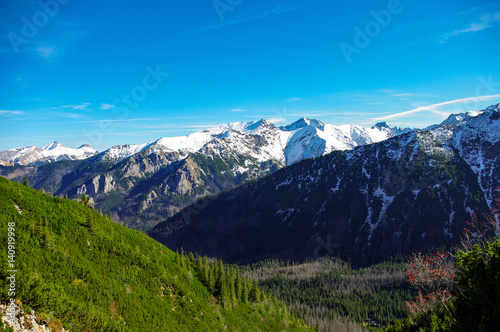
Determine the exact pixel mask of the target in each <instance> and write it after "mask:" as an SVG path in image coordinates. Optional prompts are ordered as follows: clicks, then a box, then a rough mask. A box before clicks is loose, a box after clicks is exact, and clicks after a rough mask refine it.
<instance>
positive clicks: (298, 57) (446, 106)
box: [0, 0, 500, 150]
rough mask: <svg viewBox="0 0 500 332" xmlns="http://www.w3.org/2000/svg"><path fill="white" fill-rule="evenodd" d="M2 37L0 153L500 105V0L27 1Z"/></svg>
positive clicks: (1, 6)
mask: <svg viewBox="0 0 500 332" xmlns="http://www.w3.org/2000/svg"><path fill="white" fill-rule="evenodd" d="M41 4H42V5H41ZM0 30H1V35H0V70H1V72H0V73H1V75H0V150H5V149H8V148H13V147H18V146H28V145H37V146H42V145H45V144H47V143H49V142H52V141H55V140H58V141H60V142H61V143H63V144H64V145H66V146H69V147H78V146H79V145H81V144H83V143H90V144H91V145H92V146H94V147H95V148H98V149H100V150H103V149H106V148H109V147H110V146H112V145H116V144H126V143H144V142H147V141H151V140H154V139H156V138H159V137H162V136H179V135H185V134H188V133H190V132H193V131H196V130H200V129H203V128H206V127H211V126H214V125H217V124H221V123H228V122H234V121H253V120H258V119H260V118H263V117H264V118H266V119H270V120H271V121H273V122H275V123H277V124H286V123H290V122H293V121H295V120H296V119H298V118H299V117H302V116H305V117H310V118H318V119H320V120H322V121H323V122H326V123H331V124H337V125H341V124H346V123H354V124H358V125H362V126H372V125H373V124H375V123H376V122H378V121H387V122H388V123H389V124H391V125H398V126H412V127H424V126H427V125H429V124H433V123H437V122H440V121H442V120H443V119H444V118H446V116H447V115H448V114H450V113H458V112H464V111H470V110H478V109H482V108H484V107H486V106H488V105H491V104H494V103H499V102H500V61H499V60H498V56H499V54H500V44H499V43H498V41H499V37H498V36H500V1H477V0H474V1H473V0H470V1H465V0H450V1H448V0H443V1H427V0H419V1H417V0H413V1H410V0H401V1H397V0H390V1H353V2H348V1H326V0H322V1H312V0H310V1H308V0H300V1H299V0H287V1H284V0H216V1H213V0H207V1H204V0H198V1H195V0H182V1H181V0H177V1H174V0H162V1H152V0H151V1H148V0H145V1H140V2H139V1H128V0H120V1H118V0H117V1H114V0H109V1H96V0H86V1H81V0H41V1H28V0H18V1H2V2H0Z"/></svg>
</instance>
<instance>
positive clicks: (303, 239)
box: [149, 105, 500, 263]
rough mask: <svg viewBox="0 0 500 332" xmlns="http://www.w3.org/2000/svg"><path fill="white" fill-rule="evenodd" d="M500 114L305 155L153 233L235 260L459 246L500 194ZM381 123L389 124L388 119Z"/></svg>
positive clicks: (372, 256)
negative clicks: (467, 224)
mask: <svg viewBox="0 0 500 332" xmlns="http://www.w3.org/2000/svg"><path fill="white" fill-rule="evenodd" d="M499 112H500V110H499V105H494V106H492V107H489V108H488V109H486V110H483V111H481V112H478V113H477V114H476V116H475V117H474V116H466V117H464V118H463V119H462V120H460V121H458V122H453V123H444V124H443V125H440V126H437V127H435V128H433V129H432V130H427V131H422V130H416V131H412V132H407V133H404V134H401V135H398V136H394V137H391V138H389V139H386V140H384V141H381V142H379V143H375V144H370V145H364V146H359V147H356V148H355V149H353V150H349V151H334V152H332V153H330V154H328V155H325V156H322V157H318V158H315V159H308V160H303V161H301V162H298V163H295V164H293V165H291V166H289V167H287V168H285V169H282V170H279V171H277V172H275V173H274V174H272V175H270V176H267V177H265V178H263V179H260V180H258V181H256V182H252V183H248V184H244V185H242V186H240V187H238V188H236V189H234V190H232V191H228V192H225V193H222V194H220V195H218V196H216V197H212V198H209V199H205V200H203V201H201V202H196V203H194V204H193V205H192V206H188V207H186V208H185V209H183V210H182V211H181V212H180V213H178V214H176V215H175V216H173V217H172V218H170V219H169V220H166V221H165V222H162V223H160V224H158V225H157V226H156V227H155V228H154V229H152V230H151V231H150V232H149V235H150V236H152V237H153V238H155V239H157V240H158V241H160V242H162V243H164V244H165V245H167V246H169V247H170V248H173V249H175V248H180V247H184V249H186V250H192V251H196V252H201V253H204V254H207V255H211V256H217V257H220V258H224V259H226V260H231V261H244V262H248V261H256V260H261V259H264V258H273V257H274V258H285V259H306V258H308V257H316V256H317V255H324V254H330V255H341V256H342V257H344V258H351V259H353V261H354V262H358V263H360V262H372V261H374V260H379V259H382V257H384V256H387V255H394V254H404V253H410V252H412V251H415V250H417V251H418V250H422V248H423V247H426V246H427V247H428V246H451V245H453V244H456V243H457V242H458V240H459V239H460V235H461V232H462V229H463V227H465V222H466V221H468V220H471V218H472V214H473V213H474V212H475V213H477V216H478V218H479V219H480V221H481V220H484V216H483V213H487V212H488V211H489V209H490V208H496V205H495V204H496V202H497V200H498V199H499V197H500V192H499V191H498V189H497V188H498V185H499V179H500V168H499V167H498V165H500V160H499V158H500V113H499ZM378 127H380V128H384V127H385V126H384V125H382V124H379V126H378Z"/></svg>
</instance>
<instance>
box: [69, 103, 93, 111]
mask: <svg viewBox="0 0 500 332" xmlns="http://www.w3.org/2000/svg"><path fill="white" fill-rule="evenodd" d="M89 105H90V103H82V104H80V105H76V106H73V107H72V108H73V109H74V110H84V109H87V107H88V106H89Z"/></svg>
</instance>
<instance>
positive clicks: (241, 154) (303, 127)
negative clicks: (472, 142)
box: [0, 118, 395, 228]
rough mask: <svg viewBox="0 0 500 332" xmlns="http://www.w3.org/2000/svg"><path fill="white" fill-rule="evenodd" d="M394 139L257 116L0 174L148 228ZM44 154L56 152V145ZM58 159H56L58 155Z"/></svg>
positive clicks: (383, 131)
mask: <svg viewBox="0 0 500 332" xmlns="http://www.w3.org/2000/svg"><path fill="white" fill-rule="evenodd" d="M394 135H395V132H394V131H393V130H392V129H391V128H390V127H388V126H385V127H384V128H362V127H359V126H354V125H345V126H333V125H325V124H323V123H322V122H321V121H319V120H315V119H312V120H311V119H306V118H302V119H299V120H298V121H296V122H294V123H292V124H290V125H288V126H282V127H277V126H275V125H274V124H272V123H269V122H268V121H266V120H264V119H262V120H259V121H252V122H235V123H230V124H226V125H220V126H217V127H214V128H211V129H207V130H202V131H198V132H195V133H192V134H189V135H187V136H182V137H168V138H167V137H163V138H160V139H158V140H156V141H152V142H149V143H144V144H137V145H118V146H114V147H112V148H110V149H108V150H106V151H103V152H101V153H98V154H95V155H93V156H91V157H90V158H87V159H85V160H69V159H70V158H66V159H67V160H65V161H62V162H59V163H51V164H44V165H39V166H36V167H35V166H33V167H20V166H16V167H14V168H8V167H3V168H0V172H1V175H2V176H5V177H7V178H9V179H14V180H17V181H21V180H22V178H23V177H24V176H27V177H28V179H29V182H30V185H32V186H33V187H34V188H37V189H44V190H45V191H47V192H54V194H56V195H64V194H68V195H69V196H70V197H77V196H80V195H82V194H84V193H85V194H86V195H88V196H91V197H93V198H94V201H95V202H96V206H97V207H98V208H101V209H102V210H103V211H104V212H105V213H110V212H111V213H112V214H113V216H114V218H116V219H117V220H119V221H121V222H124V223H125V224H127V225H129V226H137V227H141V228H148V227H151V226H153V225H155V224H156V223H157V222H159V221H162V220H164V218H165V216H171V215H173V214H174V213H176V212H178V211H179V209H180V208H182V207H184V206H186V205H188V204H190V203H192V202H193V201H195V200H196V199H197V198H200V197H204V196H207V195H213V194H216V193H218V192H220V191H222V190H227V189H230V188H232V187H234V186H236V185H239V184H242V183H244V182H246V181H248V180H252V179H256V178H259V177H262V176H264V175H267V174H271V173H273V172H274V171H276V170H277V169H280V168H282V167H284V166H286V165H291V164H293V163H295V162H298V161H300V160H303V159H306V158H314V157H318V156H321V155H324V154H327V153H329V152H331V151H334V150H346V149H352V148H354V147H356V146H360V145H364V144H370V143H373V142H378V141H381V140H384V139H387V138H388V137H391V136H394ZM43 149H44V150H43V151H54V150H61V148H60V145H59V144H53V146H47V147H44V148H43ZM9 151H10V150H9ZM53 154H54V153H53ZM30 156H33V155H30ZM59 158H61V159H62V157H60V155H59ZM0 159H1V158H0ZM74 159H75V158H74ZM10 160H11V162H12V163H15V160H14V159H12V158H11V159H10ZM18 163H19V162H18ZM40 163H42V161H41V159H38V160H37V161H35V159H34V157H33V158H32V159H30V162H29V163H28V162H25V163H24V164H30V165H38V164H40Z"/></svg>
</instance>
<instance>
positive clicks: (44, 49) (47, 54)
mask: <svg viewBox="0 0 500 332" xmlns="http://www.w3.org/2000/svg"><path fill="white" fill-rule="evenodd" d="M36 51H37V52H38V54H40V55H41V56H43V57H44V58H51V57H53V56H54V55H56V54H57V52H56V50H55V49H54V47H52V46H47V45H41V46H38V47H37V48H36Z"/></svg>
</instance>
